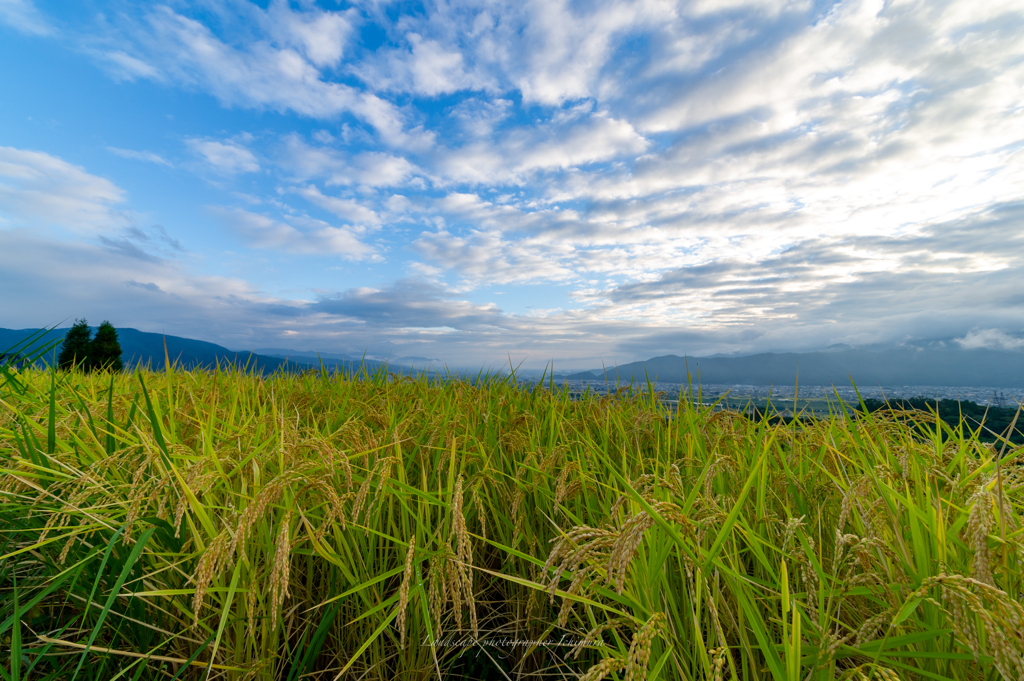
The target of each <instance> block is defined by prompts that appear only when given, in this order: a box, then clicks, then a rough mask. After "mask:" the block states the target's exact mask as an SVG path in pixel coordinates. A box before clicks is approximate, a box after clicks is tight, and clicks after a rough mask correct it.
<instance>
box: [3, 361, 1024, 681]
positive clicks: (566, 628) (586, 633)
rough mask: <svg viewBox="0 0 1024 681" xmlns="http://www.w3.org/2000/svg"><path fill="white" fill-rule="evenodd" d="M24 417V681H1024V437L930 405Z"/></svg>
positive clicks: (423, 403) (181, 388)
mask: <svg viewBox="0 0 1024 681" xmlns="http://www.w3.org/2000/svg"><path fill="white" fill-rule="evenodd" d="M0 399H2V403H0V468H2V469H3V476H2V477H0V670H2V672H3V678H5V679H12V678H13V679H19V680H21V679H44V678H49V679H71V678H76V677H77V678H80V679H103V680H105V681H106V680H110V679H115V678H122V679H173V678H178V679H199V678H211V679H217V678H224V679H282V680H289V681H294V680H297V679H300V678H305V679H353V680H356V679H366V680H370V679H381V680H388V681H390V680H391V679H409V680H412V679H436V678H443V679H506V678H507V679H541V678H543V679H576V678H580V677H582V678H585V679H588V680H589V681H595V680H597V679H602V678H607V679H631V680H637V681H639V680H640V679H672V680H676V679H679V680H682V679H688V680H689V679H692V680H696V679H701V680H705V679H706V680H712V679H715V680H717V679H731V680H735V681H739V680H742V681H753V680H755V679H757V680H760V679H774V680H777V681H782V680H784V679H785V680H787V681H798V680H815V679H835V678H843V679H886V680H892V679H897V678H900V679H922V680H924V679H940V680H941V679H956V680H967V679H998V678H1005V679H1014V680H1016V679H1021V678H1024V657H1022V654H1024V606H1022V602H1021V590H1022V587H1024V579H1022V577H1024V571H1022V565H1024V562H1022V561H1024V467H1022V466H1021V465H1020V462H1021V459H1024V448H1017V447H1015V445H1013V444H1009V445H1008V446H1004V445H1005V443H1004V444H1003V445H1001V444H1000V443H999V442H996V443H995V444H991V443H981V442H980V441H979V440H977V439H976V438H975V437H974V434H972V433H971V432H970V431H969V430H967V429H963V428H960V429H953V428H950V427H949V426H948V425H945V424H942V423H941V422H937V421H936V419H935V418H934V417H930V416H929V415H927V414H917V418H916V420H915V419H905V418H904V419H894V418H893V417H892V416H889V415H886V416H883V415H880V414H871V415H866V416H863V417H861V418H858V419H855V420H854V419H849V418H846V417H845V416H836V417H834V418H831V419H822V420H817V421H805V422H800V421H796V422H793V423H788V424H787V423H785V422H778V421H776V422H774V423H772V422H768V421H763V422H755V421H751V420H748V419H746V418H744V417H742V416H740V415H737V414H734V413H730V412H727V411H717V412H716V411H714V410H713V409H711V408H706V409H704V408H701V409H694V408H693V407H687V406H686V403H685V401H683V402H682V403H681V405H682V406H681V407H678V408H677V409H678V410H676V411H672V412H669V411H667V410H666V408H665V407H664V406H663V405H661V404H660V403H659V402H658V400H657V399H656V398H655V397H654V396H652V395H650V394H649V393H644V392H643V391H639V392H637V393H628V392H623V393H620V394H618V395H615V396H611V397H596V396H595V397H589V396H584V397H583V398H582V399H571V397H570V395H569V394H568V393H567V392H559V391H557V390H555V391H552V390H549V389H547V388H545V387H541V386H536V387H533V388H524V387H521V386H519V385H517V383H516V382H515V381H514V380H509V379H504V378H493V379H488V378H486V377H482V378H480V379H479V380H476V381H472V382H470V381H464V380H459V379H454V378H453V379H451V380H449V381H444V382H440V381H428V380H426V379H419V380H417V379H411V378H408V377H395V376H389V375H387V374H383V373H381V374H378V375H376V376H362V377H359V378H352V377H344V376H338V375H326V374H318V373H311V374H305V375H275V376H272V377H268V378H261V377H259V376H255V375H247V374H244V373H239V372H219V373H217V372H205V371H196V372H187V371H181V370H169V371H167V372H161V373H147V372H137V373H134V374H133V373H120V374H116V375H110V374H102V373H94V374H88V375H86V374H78V373H59V372H58V373H53V372H44V371H39V370H34V369H30V370H26V371H24V372H23V373H22V374H21V376H20V377H19V380H18V381H17V382H8V384H7V385H6V386H5V387H4V391H3V395H2V398H0ZM936 423H938V425H936ZM1000 453H1003V454H1004V456H1003V457H1002V458H1001V459H1000V458H999V454H1000Z"/></svg>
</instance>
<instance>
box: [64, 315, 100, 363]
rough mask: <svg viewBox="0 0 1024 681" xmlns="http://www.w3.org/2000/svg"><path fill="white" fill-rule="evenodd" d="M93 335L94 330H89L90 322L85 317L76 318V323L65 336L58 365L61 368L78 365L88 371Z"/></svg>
mask: <svg viewBox="0 0 1024 681" xmlns="http://www.w3.org/2000/svg"><path fill="white" fill-rule="evenodd" d="M91 336H92V331H90V330H89V322H87V321H85V320H84V319H76V320H75V325H74V326H72V327H71V329H69V330H68V333H67V335H66V336H64V345H63V346H62V347H61V350H60V355H59V356H58V357H57V366H58V367H60V368H61V369H71V368H72V367H77V368H79V369H84V370H86V371H88V369H89V363H90V362H89V350H90V346H91V342H90V337H91Z"/></svg>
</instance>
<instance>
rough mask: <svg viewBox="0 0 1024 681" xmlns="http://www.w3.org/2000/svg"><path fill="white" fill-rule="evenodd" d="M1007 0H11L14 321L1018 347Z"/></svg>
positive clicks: (8, 160) (616, 355) (443, 352)
mask: <svg viewBox="0 0 1024 681" xmlns="http://www.w3.org/2000/svg"><path fill="white" fill-rule="evenodd" d="M1021 35H1024V7H1022V6H1021V4H1020V2H1019V0H1003V1H1000V0H988V1H986V2H984V3H978V2H976V1H970V2H966V1H958V0H949V1H943V0H921V1H917V2H914V1H905V2H899V1H889V2H885V1H882V0H846V1H841V2H826V1H822V0H818V1H814V0H692V1H682V2H666V1H661V0H647V1H637V2H622V1H615V0H609V1H606V2H602V1H592V2H557V1H556V0H543V1H540V2H529V1H527V2H524V1H521V0H520V1H517V2H509V3H502V2H487V1H480V2H468V1H467V2H431V3H407V2H386V1H385V0H366V1H365V2H352V3H345V2H333V1H325V2H319V3H316V2H311V1H296V2H290V3H289V2H284V1H280V2H279V1H277V0H273V1H270V2H246V1H241V0H223V1H221V2H215V1H212V0H200V1H197V2H189V1H186V0H171V1H170V2H167V3H166V4H159V3H149V2H145V3H143V2H118V1H116V0H115V1H110V2H106V1H100V0H79V1H76V2H66V1H60V2H57V1H54V2H49V1H47V0H0V63H2V64H3V65H4V67H3V68H2V69H0V88H2V89H0V290H3V292H4V295H3V296H2V300H0V326H5V327H8V328H23V327H32V326H39V325H52V324H55V323H59V322H62V321H63V322H70V320H72V319H74V318H76V317H86V318H88V319H89V320H90V321H91V322H92V323H94V324H95V323H98V322H99V321H100V320H102V319H109V320H110V321H111V322H113V323H114V324H115V326H122V327H134V328H138V329H141V330H144V331H157V332H165V333H168V334H174V335H182V336H189V337H193V338H200V339H204V340H209V341H213V342H218V343H221V344H223V345H226V346H228V347H230V348H232V349H252V348H267V347H286V348H294V349H299V350H307V349H316V350H320V351H324V352H355V353H362V352H363V351H364V350H368V351H369V353H370V354H371V355H375V356H376V355H389V354H390V355H391V356H392V357H408V356H416V357H427V358H431V359H436V360H440V361H444V362H447V363H448V364H450V365H455V366H468V365H481V364H499V363H501V362H504V361H507V359H508V358H512V360H513V361H515V362H523V363H524V364H525V365H526V366H536V365H539V364H543V363H545V362H547V361H549V360H554V361H555V363H556V368H557V367H563V368H569V367H592V366H595V365H599V364H600V362H602V361H604V362H607V363H612V362H622V361H631V360H633V359H637V358H641V359H642V358H647V357H651V356H655V355H661V354H670V353H671V354H680V355H681V354H684V353H685V354H689V355H701V354H711V353H716V352H723V353H748V352H755V351H766V350H815V349H821V348H825V347H828V346H830V345H834V344H838V343H845V344H849V345H855V346H862V345H871V344H892V343H907V342H915V341H919V340H927V339H935V338H942V339H950V342H951V343H954V344H959V345H960V346H963V347H992V348H1005V349H1022V348H1024V321H1022V320H1024V289H1022V286H1021V282H1022V281H1024V277H1022V276H1021V275H1022V272H1021V265H1022V262H1024V167H1022V166H1024V40H1022V39H1021V38H1020V36H1021Z"/></svg>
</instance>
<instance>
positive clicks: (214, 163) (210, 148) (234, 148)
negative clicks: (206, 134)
mask: <svg viewBox="0 0 1024 681" xmlns="http://www.w3.org/2000/svg"><path fill="white" fill-rule="evenodd" d="M186 141H187V144H188V146H189V148H190V149H192V151H193V153H195V154H196V155H197V156H199V157H200V158H201V159H202V160H203V162H204V163H205V164H206V165H207V166H208V167H209V168H211V169H212V170H213V171H214V172H217V173H223V174H225V175H234V174H236V173H255V172H257V171H258V170H259V169H260V164H259V161H257V160H256V156H255V155H254V154H253V153H252V152H251V151H250V150H249V149H247V148H246V147H244V146H242V145H241V144H239V143H238V142H233V141H230V140H229V141H225V142H218V141H216V140H211V139H189V140H186Z"/></svg>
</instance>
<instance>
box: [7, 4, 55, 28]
mask: <svg viewBox="0 0 1024 681" xmlns="http://www.w3.org/2000/svg"><path fill="white" fill-rule="evenodd" d="M0 23H3V24H7V25H8V26H10V27H12V28H14V29H16V30H18V31H21V32H22V33H27V34H29V35H40V36H43V35H49V34H52V33H53V32H54V29H53V27H52V26H51V25H50V23H49V22H47V21H46V19H45V18H44V17H43V15H42V14H41V13H40V12H39V10H37V9H36V7H35V5H33V4H32V0H0Z"/></svg>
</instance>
